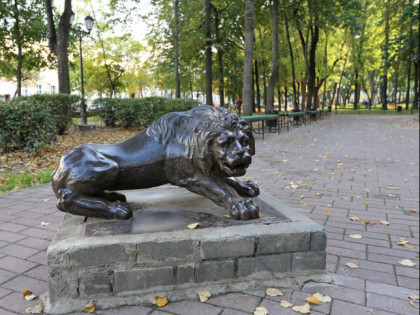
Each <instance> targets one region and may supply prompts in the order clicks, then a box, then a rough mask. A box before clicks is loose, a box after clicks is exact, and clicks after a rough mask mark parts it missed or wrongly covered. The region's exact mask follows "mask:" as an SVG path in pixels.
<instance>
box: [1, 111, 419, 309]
mask: <svg viewBox="0 0 420 315" xmlns="http://www.w3.org/2000/svg"><path fill="white" fill-rule="evenodd" d="M415 119H416V117H415V116H401V115H399V116H393V115H339V116H335V115H331V116H330V117H328V118H325V119H324V120H320V121H318V122H312V123H311V124H307V125H306V126H300V127H299V128H295V127H294V128H291V129H290V131H285V130H282V131H281V133H280V135H277V134H268V135H267V134H266V137H265V139H264V140H263V139H261V136H260V135H256V148H257V153H256V155H255V156H254V158H253V163H252V165H251V167H250V169H249V171H248V173H247V176H248V177H250V178H252V179H253V180H255V181H257V182H258V183H259V185H260V187H261V189H263V190H265V191H267V192H268V193H270V194H272V195H274V196H276V197H278V198H279V199H281V200H282V201H283V202H285V203H287V204H289V205H291V206H293V207H295V208H296V209H297V211H300V212H302V213H304V214H305V215H307V216H309V217H310V218H312V219H313V220H314V221H316V222H318V223H320V224H322V225H324V226H325V230H326V232H327V238H328V245H327V269H328V271H329V272H330V273H331V274H332V275H333V278H334V282H333V283H332V284H317V283H307V284H306V285H305V286H304V287H303V288H302V289H301V290H290V289H289V290H282V291H283V293H284V295H283V296H282V297H269V296H266V295H265V294H264V292H262V291H253V292H246V293H244V292H240V293H233V294H227V295H223V296H219V297H214V298H211V299H210V300H208V301H207V302H206V303H199V302H198V301H197V300H196V301H182V302H175V303H169V304H168V305H167V306H165V307H163V308H159V309H155V308H149V307H122V308H120V309H118V310H105V311H100V310H98V311H96V312H95V314H140V315H141V314H153V315H165V314H166V315H168V314H180V315H184V314H191V315H196V314H200V315H210V314H214V315H241V314H242V315H244V314H253V312H254V310H255V308H256V307H257V306H258V305H261V306H264V307H265V308H266V309H267V310H268V311H269V314H286V315H287V314H296V313H295V312H294V311H292V310H291V309H285V308H282V307H281V306H280V303H279V301H280V300H287V301H289V302H291V303H294V304H296V305H303V304H304V303H305V301H304V299H305V298H306V297H308V296H311V295H312V294H313V293H315V292H319V293H321V294H324V295H328V296H330V297H331V298H332V302H331V303H324V304H322V305H319V306H311V314H331V315H346V314H351V315H359V314H378V315H385V314H418V309H416V308H415V307H413V306H412V305H410V304H409V301H410V300H409V299H408V297H407V293H412V294H414V295H417V296H418V295H419V269H418V266H419V258H418V255H417V254H418V248H419V214H418V210H419V130H418V120H417V122H416V121H415ZM410 210H413V211H410ZM414 211H417V212H414ZM62 217H63V213H61V212H59V211H58V210H56V208H55V198H54V196H53V193H52V191H51V188H50V186H49V185H42V186H38V187H33V188H29V189H23V190H20V191H16V192H12V193H7V194H3V195H0V315H3V314H15V313H17V314H25V309H26V308H27V307H29V306H33V305H36V304H37V301H29V302H27V301H25V300H24V299H23V298H22V294H21V292H22V291H23V290H24V289H25V288H28V289H30V290H31V291H32V292H33V293H34V294H36V295H40V294H42V293H44V292H45V291H46V290H47V268H46V249H47V247H48V244H49V242H50V240H51V239H52V238H53V236H54V234H55V231H56V230H57V228H58V225H59V223H60V221H61V219H62ZM350 217H358V218H360V219H362V220H365V221H371V222H374V223H376V224H374V225H373V224H372V225H369V224H365V223H362V222H361V221H360V220H358V221H352V220H350ZM379 221H387V222H389V223H390V224H389V225H383V224H380V223H379ZM41 222H48V223H49V224H48V225H41ZM354 234H358V235H361V236H362V238H352V237H350V236H349V235H354ZM399 238H405V239H406V240H407V241H409V244H411V245H413V246H414V247H415V248H414V249H412V248H407V247H403V246H400V245H398V244H397V242H398V239H399ZM416 255H417V256H416ZM403 259H410V260H411V261H413V262H414V263H416V266H415V267H406V266H403V265H401V264H399V262H400V261H401V260H403ZM348 262H352V263H356V264H358V265H359V268H357V269H351V268H349V267H347V266H346V263H348ZM417 302H418V301H417ZM417 305H418V303H417Z"/></svg>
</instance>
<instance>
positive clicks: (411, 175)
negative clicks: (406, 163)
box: [409, 174, 417, 178]
mask: <svg viewBox="0 0 420 315" xmlns="http://www.w3.org/2000/svg"><path fill="white" fill-rule="evenodd" d="M409 176H410V177H414V178H417V176H416V175H413V174H410V175H409Z"/></svg>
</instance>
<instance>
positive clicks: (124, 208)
mask: <svg viewBox="0 0 420 315" xmlns="http://www.w3.org/2000/svg"><path fill="white" fill-rule="evenodd" d="M110 212H111V213H112V214H113V216H114V219H118V220H128V219H130V218H131V217H132V216H133V211H131V209H130V206H129V205H128V204H126V203H123V202H119V201H117V202H114V204H113V206H112V207H111V208H110Z"/></svg>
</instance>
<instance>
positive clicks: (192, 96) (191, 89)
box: [190, 81, 194, 99]
mask: <svg viewBox="0 0 420 315" xmlns="http://www.w3.org/2000/svg"><path fill="white" fill-rule="evenodd" d="M190 91H191V98H192V99H194V95H193V88H192V83H191V81H190Z"/></svg>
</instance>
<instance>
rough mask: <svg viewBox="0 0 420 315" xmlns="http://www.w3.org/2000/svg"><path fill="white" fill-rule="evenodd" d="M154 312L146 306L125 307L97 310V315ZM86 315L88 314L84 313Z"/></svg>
mask: <svg viewBox="0 0 420 315" xmlns="http://www.w3.org/2000/svg"><path fill="white" fill-rule="evenodd" d="M151 311H152V309H151V308H149V307H144V306H123V307H120V308H118V309H110V310H97V311H95V314H101V315H134V314H135V315H149V314H150V312H151ZM82 314H86V313H82ZM165 314H168V313H165Z"/></svg>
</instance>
